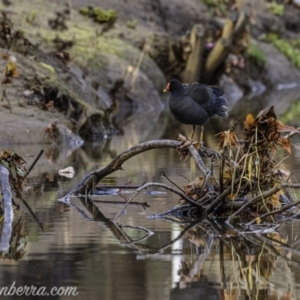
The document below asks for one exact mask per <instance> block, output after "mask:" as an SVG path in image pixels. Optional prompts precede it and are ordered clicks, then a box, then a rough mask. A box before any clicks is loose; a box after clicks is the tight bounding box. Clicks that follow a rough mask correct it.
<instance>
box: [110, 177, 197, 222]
mask: <svg viewBox="0 0 300 300" xmlns="http://www.w3.org/2000/svg"><path fill="white" fill-rule="evenodd" d="M149 186H159V187H163V188H165V189H167V190H169V191H171V192H173V193H175V194H177V195H179V196H180V197H182V198H183V199H184V200H185V201H187V202H188V203H190V204H191V205H192V206H194V207H197V208H200V209H202V210H203V207H202V205H201V204H200V203H198V202H196V201H194V200H193V199H191V198H189V197H187V196H186V195H185V194H183V193H182V192H180V191H176V190H174V189H173V188H172V187H170V186H168V185H165V184H163V183H159V182H148V183H145V184H143V185H142V186H140V187H139V188H138V189H137V190H136V192H135V194H134V195H133V196H132V197H131V198H130V199H129V200H128V202H127V203H126V204H125V205H124V207H123V209H122V210H121V211H120V212H119V213H118V214H117V216H116V217H115V219H114V223H116V222H117V220H118V218H119V216H120V215H121V214H122V213H123V211H124V210H125V209H126V207H127V206H128V205H129V204H130V202H131V201H132V200H133V199H134V198H135V197H136V196H137V195H138V194H139V193H140V192H141V191H142V190H143V189H146V188H147V187H149Z"/></svg>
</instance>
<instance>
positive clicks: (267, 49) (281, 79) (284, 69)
mask: <svg viewBox="0 0 300 300" xmlns="http://www.w3.org/2000/svg"><path fill="white" fill-rule="evenodd" d="M258 46H259V48H260V49H261V50H262V51H263V52H264V54H265V57H267V58H270V57H272V59H267V60H266V63H265V66H264V68H263V71H262V73H261V79H262V81H263V82H264V83H265V84H266V85H267V86H268V87H270V88H277V87H278V86H281V87H282V86H284V85H285V84H287V85H288V86H290V85H291V84H292V85H294V86H298V85H299V84H300V72H299V71H298V70H297V69H296V67H295V66H294V65H293V64H292V63H291V62H290V61H289V60H288V59H287V58H286V57H285V56H284V55H283V54H282V53H280V52H279V51H278V50H277V49H276V48H275V47H274V46H273V45H272V44H268V43H264V42H258Z"/></svg>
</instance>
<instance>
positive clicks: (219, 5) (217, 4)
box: [203, 0, 226, 12]
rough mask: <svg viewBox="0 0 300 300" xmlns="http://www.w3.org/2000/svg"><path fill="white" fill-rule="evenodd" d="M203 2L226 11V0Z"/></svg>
mask: <svg viewBox="0 0 300 300" xmlns="http://www.w3.org/2000/svg"><path fill="white" fill-rule="evenodd" d="M203 3H204V4H206V5H207V6H209V7H212V8H217V9H219V10H220V11H221V12H226V4H225V2H224V0H203Z"/></svg>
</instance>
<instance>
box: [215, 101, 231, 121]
mask: <svg viewBox="0 0 300 300" xmlns="http://www.w3.org/2000/svg"><path fill="white" fill-rule="evenodd" d="M227 103H228V102H227V99H226V98H225V97H223V96H219V97H217V99H216V102H215V109H214V110H215V112H214V113H215V115H217V116H220V117H222V118H224V119H227V118H228V108H227V106H226V104H227Z"/></svg>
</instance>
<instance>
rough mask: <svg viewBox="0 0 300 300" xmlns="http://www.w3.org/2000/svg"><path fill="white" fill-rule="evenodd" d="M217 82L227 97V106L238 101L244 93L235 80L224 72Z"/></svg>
mask: <svg viewBox="0 0 300 300" xmlns="http://www.w3.org/2000/svg"><path fill="white" fill-rule="evenodd" d="M219 84H220V86H221V87H222V89H223V90H224V93H225V95H226V98H227V99H228V107H229V108H231V107H232V106H234V105H235V103H236V102H238V101H239V100H240V99H241V98H242V97H243V95H244V92H243V90H242V89H241V88H240V87H239V86H238V85H237V84H236V82H235V81H234V80H233V79H232V78H230V77H228V76H227V75H225V74H223V75H222V76H221V78H220V81H219Z"/></svg>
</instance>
